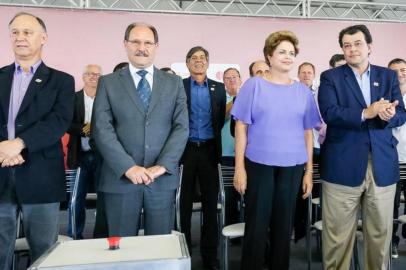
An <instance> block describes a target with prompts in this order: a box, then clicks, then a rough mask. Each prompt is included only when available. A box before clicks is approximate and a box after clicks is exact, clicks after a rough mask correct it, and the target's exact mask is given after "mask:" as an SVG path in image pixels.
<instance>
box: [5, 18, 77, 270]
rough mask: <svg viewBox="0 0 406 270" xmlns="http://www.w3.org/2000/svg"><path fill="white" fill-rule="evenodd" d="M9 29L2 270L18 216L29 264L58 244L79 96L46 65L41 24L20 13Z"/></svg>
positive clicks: (8, 264)
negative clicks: (65, 141) (67, 151)
mask: <svg viewBox="0 0 406 270" xmlns="http://www.w3.org/2000/svg"><path fill="white" fill-rule="evenodd" d="M8 28H9V31H10V41H11V47H12V50H13V53H14V59H15V61H14V63H12V64H11V65H8V66H5V67H2V68H0V112H1V113H0V164H1V166H0V269H11V265H12V261H13V254H14V247H15V237H16V234H17V228H18V227H19V226H18V225H19V224H16V217H17V214H18V213H19V212H21V213H22V216H23V219H22V223H23V226H22V227H23V229H24V233H25V236H26V238H27V242H28V243H29V247H30V258H31V262H34V261H35V260H37V259H38V258H39V257H40V256H41V255H42V254H43V253H44V252H46V251H47V250H48V249H49V248H50V247H51V246H52V245H53V244H54V243H55V242H56V240H57V237H58V232H59V202H60V201H62V200H65V196H66V189H65V168H64V160H63V151H62V143H61V137H62V136H63V135H64V133H65V132H66V130H67V129H68V127H69V125H70V123H71V121H72V115H73V101H74V94H75V83H74V79H73V77H72V76H71V75H69V74H67V73H64V72H61V71H58V70H56V69H53V68H50V67H48V66H46V65H45V64H44V62H43V61H42V49H43V46H44V45H45V44H46V42H47V39H48V35H47V29H46V26H45V23H44V21H43V20H42V19H41V18H38V17H36V16H34V15H32V14H29V13H25V12H22V13H18V14H16V15H15V16H14V17H13V18H12V19H11V21H10V23H9V25H8Z"/></svg>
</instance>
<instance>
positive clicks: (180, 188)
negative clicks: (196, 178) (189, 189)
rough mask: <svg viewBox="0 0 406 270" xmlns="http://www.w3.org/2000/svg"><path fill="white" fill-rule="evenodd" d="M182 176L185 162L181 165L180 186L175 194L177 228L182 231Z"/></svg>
mask: <svg viewBox="0 0 406 270" xmlns="http://www.w3.org/2000/svg"><path fill="white" fill-rule="evenodd" d="M182 176H183V164H181V165H180V166H179V186H178V188H177V189H176V195H175V218H176V229H177V230H178V231H179V232H181V231H182V230H181V227H180V192H181V191H182Z"/></svg>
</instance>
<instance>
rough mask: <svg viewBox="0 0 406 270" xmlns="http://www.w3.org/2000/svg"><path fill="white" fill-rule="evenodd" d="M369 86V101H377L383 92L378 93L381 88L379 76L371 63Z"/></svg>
mask: <svg viewBox="0 0 406 270" xmlns="http://www.w3.org/2000/svg"><path fill="white" fill-rule="evenodd" d="M370 80H371V81H370V88H371V103H374V102H375V101H378V99H379V98H380V97H382V96H383V94H381V93H380V90H381V88H380V87H381V83H380V82H381V78H380V74H378V72H377V70H376V69H375V67H374V66H373V65H371V74H370Z"/></svg>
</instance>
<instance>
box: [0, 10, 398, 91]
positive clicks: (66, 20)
mask: <svg viewBox="0 0 406 270" xmlns="http://www.w3.org/2000/svg"><path fill="white" fill-rule="evenodd" d="M20 11H27V12H31V13H33V14H36V15H37V16H39V17H41V18H42V19H44V21H45V23H46V24H47V27H48V33H49V40H48V44H47V45H46V47H45V50H44V57H43V58H44V60H45V62H46V63H47V64H48V65H50V66H52V67H55V68H58V69H61V70H63V71H66V72H68V73H71V74H73V75H74V76H75V78H76V80H77V82H76V83H77V87H78V88H79V87H81V84H82V81H81V72H82V70H83V67H84V66H85V65H86V64H88V63H98V64H100V65H101V66H102V67H103V69H104V72H105V73H109V72H111V70H112V68H113V67H114V65H115V64H116V63H118V62H121V61H125V60H126V55H125V53H124V49H123V45H122V40H123V36H124V30H125V28H126V26H127V25H128V24H129V23H131V22H134V21H145V22H148V23H151V24H153V25H155V26H156V27H157V29H158V33H159V36H160V48H159V49H158V53H157V57H156V61H155V62H156V65H157V66H158V67H162V66H170V65H171V63H174V62H183V61H184V59H185V55H186V52H187V51H188V49H190V48H191V47H192V46H194V45H202V46H204V47H206V48H207V49H208V50H209V52H210V55H211V62H212V63H231V64H239V65H240V66H241V67H242V75H243V78H244V79H245V78H247V77H248V70H247V69H248V65H249V64H250V63H251V61H252V60H255V59H261V58H263V56H262V47H263V43H264V40H265V38H266V37H267V35H268V34H270V33H271V32H274V31H277V30H282V29H287V30H291V31H293V32H294V33H296V34H297V35H298V37H299V41H300V44H299V46H300V53H299V55H298V57H297V61H296V66H298V65H299V64H300V62H303V61H310V62H313V63H314V64H315V65H316V69H317V73H320V71H322V70H324V69H326V68H328V60H329V58H330V56H331V55H332V54H334V53H338V52H340V48H339V46H338V42H337V36H338V32H339V31H340V30H341V29H342V28H344V27H346V26H348V25H351V24H355V23H356V22H353V21H349V22H343V21H327V20H324V21H322V20H296V19H272V18H246V17H219V16H197V15H169V14H157V13H153V14H150V13H134V12H133V13H131V12H110V11H82V10H57V9H39V8H36V9H29V8H16V7H0V51H1V52H2V53H1V55H0V66H3V65H7V64H9V63H11V62H12V61H13V54H12V52H11V48H10V42H9V38H8V27H7V25H8V22H9V20H10V19H11V18H12V16H13V15H14V14H15V13H17V12H20ZM367 25H368V27H369V28H370V30H371V32H372V36H373V38H374V47H373V51H372V54H371V61H372V62H373V63H375V64H379V65H384V66H386V64H387V62H388V61H389V60H391V59H392V58H394V57H406V55H405V50H404V44H405V43H406V40H405V35H404V33H406V24H397V23H372V22H368V23H367ZM292 76H296V69H295V71H294V73H292Z"/></svg>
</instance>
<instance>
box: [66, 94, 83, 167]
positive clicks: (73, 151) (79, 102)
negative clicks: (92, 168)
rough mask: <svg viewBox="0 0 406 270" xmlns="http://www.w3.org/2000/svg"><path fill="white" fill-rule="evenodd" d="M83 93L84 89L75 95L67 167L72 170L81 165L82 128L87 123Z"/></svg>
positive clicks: (69, 130)
mask: <svg viewBox="0 0 406 270" xmlns="http://www.w3.org/2000/svg"><path fill="white" fill-rule="evenodd" d="M83 91H84V90H83V89H82V90H80V91H79V92H76V93H75V108H74V113H73V119H72V123H71V125H70V127H69V129H68V133H69V143H68V157H67V165H68V167H69V168H70V169H76V168H77V167H79V164H80V151H81V147H82V144H81V137H82V136H84V134H83V132H82V128H83V125H84V123H85V97H84V94H83Z"/></svg>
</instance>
